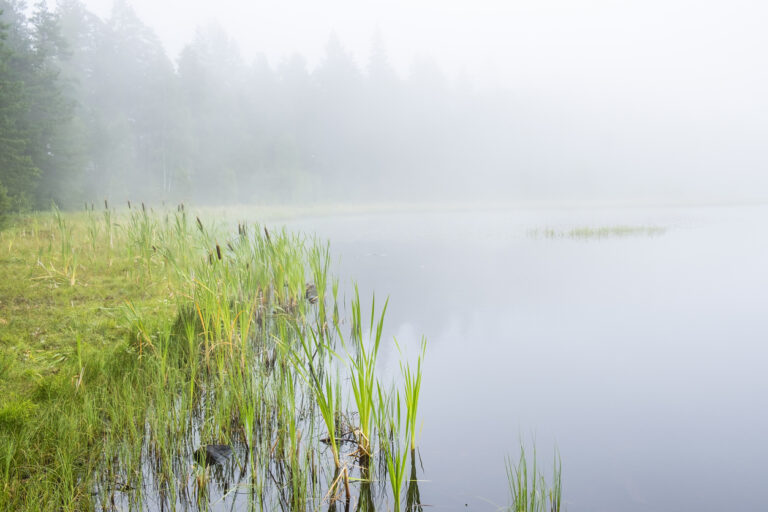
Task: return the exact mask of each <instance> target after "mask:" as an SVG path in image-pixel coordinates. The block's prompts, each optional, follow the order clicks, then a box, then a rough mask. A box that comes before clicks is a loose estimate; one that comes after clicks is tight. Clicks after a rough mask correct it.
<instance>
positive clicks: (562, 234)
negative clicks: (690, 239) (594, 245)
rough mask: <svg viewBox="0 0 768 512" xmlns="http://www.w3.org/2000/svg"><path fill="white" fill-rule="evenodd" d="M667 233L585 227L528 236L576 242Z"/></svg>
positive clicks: (642, 228)
mask: <svg viewBox="0 0 768 512" xmlns="http://www.w3.org/2000/svg"><path fill="white" fill-rule="evenodd" d="M666 231H667V230H666V228H663V227H659V226H624V225H619V226H602V227H589V226H583V227H576V228H568V229H557V228H542V229H534V230H531V231H529V232H528V236H530V237H531V238H571V239H575V240H589V239H601V238H620V237H629V236H660V235H663V234H664V233H666Z"/></svg>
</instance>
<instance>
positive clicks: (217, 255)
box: [216, 244, 221, 261]
mask: <svg viewBox="0 0 768 512" xmlns="http://www.w3.org/2000/svg"><path fill="white" fill-rule="evenodd" d="M216 257H217V258H219V261H221V247H219V244H216Z"/></svg>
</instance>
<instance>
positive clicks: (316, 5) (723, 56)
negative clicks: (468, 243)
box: [85, 0, 768, 195]
mask: <svg viewBox="0 0 768 512" xmlns="http://www.w3.org/2000/svg"><path fill="white" fill-rule="evenodd" d="M85 3H86V5H87V6H88V7H89V8H90V9H91V10H93V11H94V12H95V13H97V14H99V15H101V16H104V17H106V16H108V14H109V12H110V8H111V4H112V0H85ZM130 3H131V4H132V5H133V6H134V8H135V10H136V11H137V13H138V15H139V17H140V18H141V19H142V20H143V21H144V22H145V23H146V24H147V25H149V26H150V27H151V28H153V29H154V30H155V31H156V32H157V34H158V35H159V37H160V38H161V40H162V41H163V43H164V44H165V45H166V47H167V49H168V51H169V54H170V56H171V57H172V58H173V59H174V60H175V58H176V56H177V55H178V53H179V51H180V49H181V48H182V47H183V45H184V44H185V43H187V42H189V41H191V40H192V38H193V36H194V32H195V28H196V27H197V26H199V25H204V24H206V23H209V22H211V21H212V20H213V21H215V22H216V23H218V24H219V25H220V26H221V27H222V28H223V29H224V30H225V31H226V32H227V33H229V34H230V35H231V36H232V37H233V38H234V39H235V40H236V41H238V43H239V45H240V49H241V53H242V55H243V57H245V59H246V60H250V59H252V58H253V57H254V56H255V55H257V54H258V53H263V54H264V55H266V57H267V58H268V60H269V62H270V63H271V64H272V65H276V64H277V63H279V62H280V61H281V59H283V58H285V57H286V56H288V55H290V54H292V53H294V52H297V53H300V54H302V55H304V56H305V57H306V58H307V61H308V65H309V67H310V68H312V67H314V66H315V65H317V64H318V63H319V62H321V60H322V58H323V54H324V51H325V44H326V42H327V40H328V38H329V35H330V34H331V33H332V32H335V33H336V35H337V36H338V38H339V39H340V40H341V42H342V44H343V45H344V47H345V48H346V49H347V50H348V51H349V52H350V53H351V54H352V55H353V56H354V58H355V60H356V62H357V64H358V66H360V67H361V68H363V69H364V68H365V66H366V64H367V60H368V55H369V53H370V49H371V43H372V40H373V34H374V33H375V32H376V31H377V30H378V31H379V32H380V33H381V35H382V37H383V40H384V43H385V45H386V49H387V53H388V56H389V58H390V61H391V63H392V64H393V65H394V66H395V68H396V69H397V71H398V72H399V74H400V75H401V77H407V76H408V70H409V67H410V65H411V63H412V62H413V59H414V57H428V58H431V59H434V61H435V62H436V63H437V64H438V65H439V66H440V67H441V68H442V69H443V70H445V72H446V74H447V76H448V77H449V78H455V77H457V76H459V75H462V76H465V77H466V78H468V80H469V81H470V82H471V83H472V84H474V86H475V87H477V88H482V89H487V88H496V87H500V88H503V89H506V90H508V91H510V92H511V93H512V94H515V95H516V97H517V98H519V99H520V101H521V122H527V120H528V119H530V120H531V130H530V132H531V134H532V135H531V144H530V147H531V151H532V152H539V153H541V152H544V153H546V152H547V151H548V150H550V149H551V148H557V149H558V151H559V152H560V153H561V154H562V162H567V163H568V164H570V163H572V162H575V164H574V166H575V167H578V168H579V169H581V170H582V171H584V172H585V173H588V172H589V170H590V169H591V168H596V167H601V168H604V169H606V171H605V172H606V173H615V175H616V176H619V177H620V176H622V175H624V176H637V175H638V173H645V174H646V175H649V174H650V175H653V174H658V175H659V179H665V180H666V179H667V178H666V176H667V175H669V174H674V178H669V179H668V181H669V189H670V191H671V192H673V193H675V192H679V191H680V189H681V188H683V187H687V186H688V184H690V183H693V181H692V178H694V179H695V180H696V181H697V182H698V183H697V185H695V186H694V188H696V186H699V185H701V187H700V188H701V189H702V191H705V190H709V193H710V195H711V194H717V193H719V191H721V190H722V189H723V187H726V188H727V187H731V186H733V182H734V181H737V182H739V185H738V186H739V187H742V188H745V189H746V190H747V191H753V190H754V185H757V184H759V185H760V186H765V185H768V178H766V174H768V173H765V172H764V169H765V168H766V165H768V157H766V156H765V154H764V153H765V152H764V151H763V148H762V145H763V142H764V140H765V138H766V135H768V122H767V120H768V99H767V98H768V95H766V94H765V91H766V90H768V59H766V58H765V53H766V50H768V31H766V30H765V23H766V21H768V3H765V2H759V1H750V0H729V1H722V0H721V1H712V0H700V1H694V0H631V1H620V0H517V1H514V0H513V1H506V2H501V1H491V0H474V1H472V2H469V1H464V2H458V1H447V0H429V1H419V2H414V1H406V0H388V1H386V2H384V1H360V0H331V1H323V2H319V1H316V0H285V1H280V2H260V1H246V0H218V1H217V2H209V1H197V0H162V1H161V0H132V1H131V2H130ZM526 110H527V111H526ZM526 116H529V117H526ZM537 130H538V132H537ZM539 153H537V154H536V155H533V156H531V158H536V159H538V158H539ZM617 155H619V156H618V157H617ZM521 158H522V159H523V160H525V158H526V156H525V155H522V156H521ZM614 161H615V162H616V165H615V167H621V170H616V169H611V167H612V166H614V164H613V162H614ZM556 165H560V164H556ZM734 176H735V178H734ZM700 178H701V179H700ZM599 179H600V178H597V180H598V181H599ZM628 183H629V185H630V186H632V183H631V181H630V182H628ZM702 183H703V185H702Z"/></svg>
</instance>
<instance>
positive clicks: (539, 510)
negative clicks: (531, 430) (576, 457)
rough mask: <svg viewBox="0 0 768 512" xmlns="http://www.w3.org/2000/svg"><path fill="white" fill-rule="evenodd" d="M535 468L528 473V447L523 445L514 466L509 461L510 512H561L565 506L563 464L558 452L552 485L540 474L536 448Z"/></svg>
mask: <svg viewBox="0 0 768 512" xmlns="http://www.w3.org/2000/svg"><path fill="white" fill-rule="evenodd" d="M531 463H532V466H533V467H532V468H531V470H530V472H529V470H528V464H529V462H528V458H527V457H526V454H525V447H524V446H523V443H520V457H519V459H518V461H517V463H515V462H514V461H513V460H512V459H511V458H509V457H507V460H506V467H507V481H508V484H509V494H510V501H511V505H510V506H509V507H508V508H507V509H508V510H509V511H511V512H559V511H560V506H561V503H562V463H561V460H560V454H559V453H558V452H557V451H555V455H554V460H553V465H552V468H553V469H552V482H551V483H550V484H547V482H546V479H545V478H544V475H543V474H542V473H541V472H540V471H538V467H537V465H538V461H537V458H536V447H535V445H534V447H533V457H532V459H531Z"/></svg>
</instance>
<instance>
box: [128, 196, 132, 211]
mask: <svg viewBox="0 0 768 512" xmlns="http://www.w3.org/2000/svg"><path fill="white" fill-rule="evenodd" d="M128 209H129V210H130V209H131V200H130V199H129V200H128Z"/></svg>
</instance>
